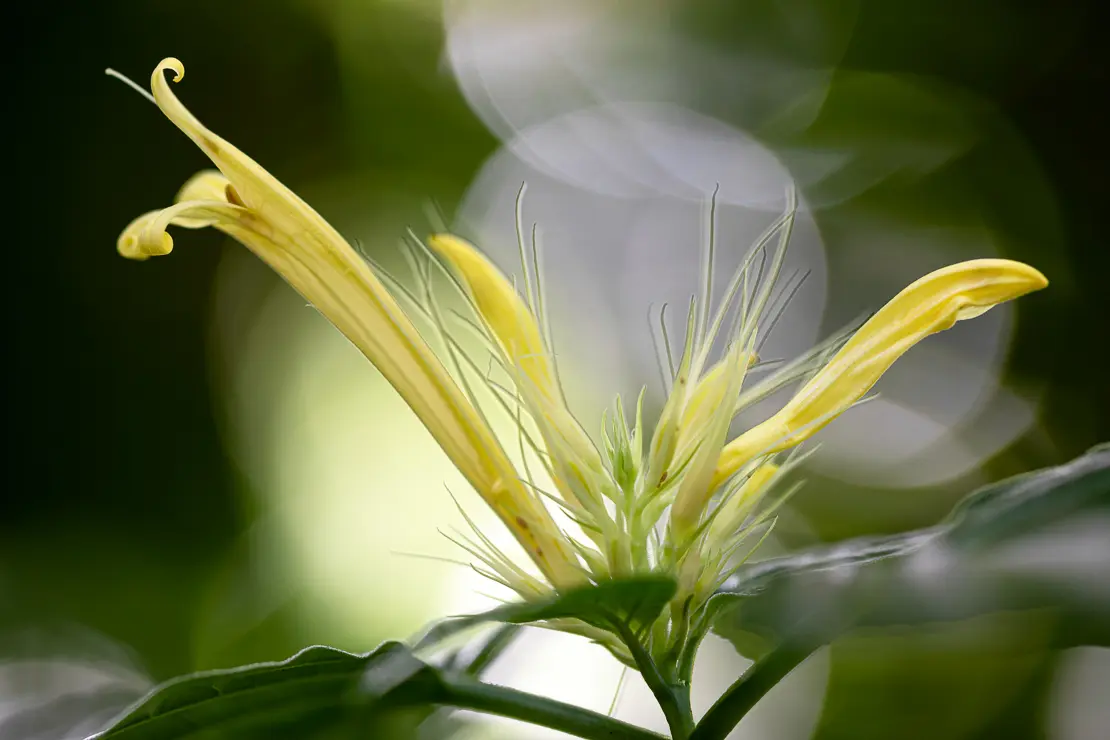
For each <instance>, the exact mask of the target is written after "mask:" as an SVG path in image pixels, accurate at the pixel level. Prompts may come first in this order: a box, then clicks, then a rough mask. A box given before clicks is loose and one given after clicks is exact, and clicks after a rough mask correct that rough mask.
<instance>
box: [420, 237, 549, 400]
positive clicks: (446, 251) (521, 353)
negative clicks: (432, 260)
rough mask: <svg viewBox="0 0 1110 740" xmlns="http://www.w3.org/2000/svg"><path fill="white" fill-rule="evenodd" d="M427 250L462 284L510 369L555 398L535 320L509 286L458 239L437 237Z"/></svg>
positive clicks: (500, 275)
mask: <svg viewBox="0 0 1110 740" xmlns="http://www.w3.org/2000/svg"><path fill="white" fill-rule="evenodd" d="M428 246H429V247H430V248H431V249H432V250H433V251H435V253H436V254H438V255H439V256H440V257H442V258H443V259H444V260H446V262H447V264H448V265H450V266H451V268H452V270H453V271H454V272H455V274H456V275H458V276H459V278H460V279H461V280H462V283H463V285H464V286H465V287H466V289H467V291H468V292H469V293H470V298H471V300H473V301H474V305H475V307H476V308H477V309H478V312H479V313H480V314H481V315H482V319H483V320H484V321H485V322H486V325H487V326H489V328H490V330H491V331H492V332H493V333H494V335H495V336H496V337H497V341H498V343H499V344H500V345H501V348H502V349H503V350H504V352H505V355H506V356H507V357H508V359H509V361H510V363H511V364H512V365H513V367H515V368H518V369H519V370H521V371H522V372H523V373H524V374H525V375H526V376H527V377H528V379H529V380H530V381H531V382H532V383H533V384H534V385H535V387H536V388H537V389H538V390H539V391H540V392H541V393H542V394H543V395H544V396H546V397H547V398H549V399H553V398H555V397H556V396H557V393H558V391H557V389H556V387H555V383H554V373H553V372H552V369H551V363H550V362H549V361H548V357H547V348H546V347H545V346H544V343H543V338H542V336H541V335H540V329H539V326H538V325H537V324H536V318H535V317H534V316H533V315H532V312H531V311H530V310H529V309H528V306H527V305H525V303H524V301H523V300H522V299H521V297H520V295H519V294H518V293H517V291H516V289H515V288H513V286H512V284H511V283H510V282H509V281H508V280H507V279H506V278H505V276H504V275H503V274H502V273H501V271H500V270H498V269H497V267H496V266H495V265H494V264H493V263H492V262H490V261H489V259H488V258H487V257H486V256H485V255H484V254H482V253H481V251H479V250H478V248H477V247H475V246H474V245H473V244H470V243H469V242H467V241H465V240H463V239H460V238H459V237H457V236H454V235H452V234H436V235H434V236H432V237H429V239H428Z"/></svg>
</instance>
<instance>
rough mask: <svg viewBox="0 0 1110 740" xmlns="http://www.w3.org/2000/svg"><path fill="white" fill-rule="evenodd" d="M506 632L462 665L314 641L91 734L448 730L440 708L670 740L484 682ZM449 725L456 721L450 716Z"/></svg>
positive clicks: (204, 736)
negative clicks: (437, 719) (435, 718)
mask: <svg viewBox="0 0 1110 740" xmlns="http://www.w3.org/2000/svg"><path fill="white" fill-rule="evenodd" d="M507 634H508V633H507V631H503V630H502V631H498V632H497V633H495V634H494V635H493V637H492V638H491V639H490V640H488V641H486V642H485V643H484V644H482V645H480V646H479V647H478V649H477V651H476V653H475V654H473V655H458V654H456V655H454V656H452V662H453V663H454V664H455V667H454V668H440V667H436V666H433V665H431V664H430V663H428V662H426V661H424V660H421V659H420V658H418V657H416V655H415V654H414V653H413V652H412V650H410V649H409V648H408V647H406V646H405V645H402V644H401V643H397V642H389V643H384V644H383V645H381V646H380V647H379V648H378V649H377V650H375V651H373V652H371V653H367V654H365V655H356V654H352V653H345V652H343V651H341V650H335V649H333V648H327V647H311V648H307V649H306V650H303V651H301V652H300V653H297V654H296V655H294V656H293V657H292V658H289V659H288V660H285V661H281V662H280V663H260V664H256V665H248V666H242V667H240V668H233V669H229V670H222V671H208V672H204V673H197V674H194V675H191V676H184V677H181V678H178V679H175V680H173V681H170V682H168V683H165V684H163V685H162V686H160V687H158V688H156V689H154V691H152V692H151V693H150V694H149V695H148V696H147V697H146V698H144V699H142V700H141V701H140V702H139V703H138V704H136V705H135V706H133V707H132V708H130V709H128V710H127V711H126V712H124V714H123V715H122V716H121V717H119V718H118V719H116V720H115V721H114V722H113V723H112V724H111V725H110V726H109V728H108V729H106V730H104V731H103V732H102V733H100V734H99V735H94V736H93V737H92V738H90V739H89V740H108V739H112V740H186V739H189V740H217V739H220V740H224V739H226V740H255V739H256V738H257V739H258V740H262V739H263V738H265V739H266V740H286V739H288V740H309V739H313V738H314V739H317V740H345V739H346V738H352V737H358V738H362V737H367V738H369V737H375V738H377V737H413V736H415V735H416V733H417V731H418V729H419V730H420V731H422V732H425V733H428V732H433V733H434V732H438V733H439V734H437V735H436V736H439V737H442V736H444V735H443V733H444V731H446V732H448V733H450V731H452V730H453V729H455V727H457V726H458V721H455V722H454V724H453V725H452V724H445V723H443V722H441V723H439V724H438V725H437V726H432V727H429V725H428V724H427V721H428V720H429V718H430V717H431V715H433V714H435V713H436V710H437V709H439V708H440V707H454V708H464V709H471V710H474V711H479V712H487V713H490V714H498V715H501V716H504V717H510V718H513V719H517V720H520V721H523V722H531V723H534V724H540V725H543V726H546V727H550V728H552V729H556V730H561V731H563V732H567V733H571V734H574V735H577V736H578V737H582V738H587V740H663V738H662V737H661V736H660V735H657V734H655V733H653V732H650V731H648V730H644V729H642V728H639V727H635V726H633V725H630V724H627V723H625V722H621V721H620V720H616V719H613V718H611V717H608V716H606V715H604V714H599V713H597V712H592V711H590V710H588V709H582V708H581V707H575V706H573V705H570V704H564V703H562V702H558V701H554V700H551V699H546V698H544V697H542V696H534V695H531V694H526V693H524V692H521V691H517V690H515V689H511V688H506V687H502V686H495V685H491V684H484V683H481V682H480V681H478V680H477V679H476V678H475V675H476V674H477V673H480V672H481V668H482V667H484V665H488V663H489V660H490V659H491V656H492V655H495V654H496V653H497V652H499V651H500V649H501V648H502V647H504V645H506V644H507V638H506V635H507ZM443 719H446V720H447V721H448V723H450V722H451V721H452V720H455V719H456V718H454V717H446V718H443Z"/></svg>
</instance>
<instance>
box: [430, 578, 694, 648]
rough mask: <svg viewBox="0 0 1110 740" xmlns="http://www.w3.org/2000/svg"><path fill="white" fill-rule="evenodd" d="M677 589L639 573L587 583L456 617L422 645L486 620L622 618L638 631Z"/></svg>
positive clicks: (598, 620) (670, 582)
mask: <svg viewBox="0 0 1110 740" xmlns="http://www.w3.org/2000/svg"><path fill="white" fill-rule="evenodd" d="M675 590H676V585H675V582H674V581H673V580H672V579H670V578H668V577H666V576H661V575H644V576H636V577H634V578H627V579H623V580H614V581H606V582H603V583H599V584H597V585H590V586H583V587H581V588H577V589H573V590H570V591H566V592H563V593H561V594H558V595H555V596H553V597H551V598H550V599H546V600H544V601H534V602H520V603H514V604H506V605H505V606H502V607H498V608H497V609H493V610H491V611H488V612H483V613H481V614H472V615H468V616H463V617H453V618H451V619H448V620H445V621H443V622H440V623H439V624H437V625H435V626H433V627H432V628H431V629H430V630H429V631H428V633H427V634H426V635H425V636H424V637H423V639H421V641H420V643H419V645H418V647H428V646H431V645H435V644H437V643H439V642H441V641H443V640H444V639H446V638H448V637H450V636H452V635H455V634H458V633H459V632H461V631H463V630H466V629H469V628H471V627H474V626H475V625H479V624H483V623H486V622H504V623H508V624H528V623H530V622H544V621H548V620H552V619H580V620H582V621H583V622H588V623H590V624H595V625H603V626H604V625H606V624H609V623H611V622H612V621H613V620H619V621H621V622H624V623H626V624H628V625H629V626H630V627H632V629H633V630H637V629H639V628H641V627H642V626H643V625H646V624H650V623H651V622H654V621H655V618H656V617H658V616H659V613H660V612H662V611H663V607H665V606H666V605H667V602H668V601H670V600H671V598H672V597H673V596H674V594H675Z"/></svg>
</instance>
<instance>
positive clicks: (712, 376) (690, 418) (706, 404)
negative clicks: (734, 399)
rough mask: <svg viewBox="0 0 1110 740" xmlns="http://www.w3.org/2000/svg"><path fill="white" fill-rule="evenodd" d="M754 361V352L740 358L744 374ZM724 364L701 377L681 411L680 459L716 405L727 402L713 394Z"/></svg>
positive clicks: (678, 450) (695, 439)
mask: <svg viewBox="0 0 1110 740" xmlns="http://www.w3.org/2000/svg"><path fill="white" fill-rule="evenodd" d="M755 361H756V354H755V352H744V353H742V354H741V356H740V362H741V363H742V364H743V366H744V372H745V373H747V371H748V369H749V368H751V366H752V364H753V363H754V362H755ZM726 362H727V360H722V361H721V362H718V363H717V364H716V365H714V366H713V367H712V368H710V369H709V372H707V373H706V374H705V375H704V376H702V378H701V380H699V381H698V384H697V385H696V386H694V391H693V392H692V393H691V394H690V398H689V400H687V402H686V407H685V408H684V409H683V410H682V420H681V421H680V422H679V424H678V447H677V452H676V455H677V456H678V457H679V458H680V459H681V458H682V457H683V456H684V455H685V454H686V453H688V452H689V451H690V450H691V448H692V445H693V444H694V443H695V442H696V441H697V435H698V430H699V429H702V428H703V427H704V426H705V424H706V423H707V422H708V420H709V419H710V418H711V417H712V416H713V413H714V412H715V411H716V404H717V403H722V402H723V403H727V402H728V400H727V399H721V398H716V397H715V396H716V394H714V393H713V389H714V388H715V386H716V384H717V381H718V379H719V378H720V377H721V374H722V373H724V371H725V370H726V369H727V366H726Z"/></svg>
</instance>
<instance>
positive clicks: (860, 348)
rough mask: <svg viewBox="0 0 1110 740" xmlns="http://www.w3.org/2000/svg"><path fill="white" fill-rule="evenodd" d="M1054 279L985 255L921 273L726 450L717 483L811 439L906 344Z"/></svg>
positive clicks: (876, 377) (853, 400)
mask: <svg viewBox="0 0 1110 740" xmlns="http://www.w3.org/2000/svg"><path fill="white" fill-rule="evenodd" d="M1046 285H1048V280H1046V279H1045V276H1044V275H1042V274H1041V273H1040V272H1038V271H1037V270H1035V269H1033V268H1032V267H1030V266H1028V265H1025V264H1022V263H1020V262H1013V261H1011V260H1002V259H981V260H971V261H969V262H961V263H959V264H955V265H950V266H948V267H945V268H942V269H940V270H937V271H935V272H931V273H929V274H928V275H926V276H925V277H923V278H921V279H920V280H917V281H916V282H914V283H912V284H911V285H909V286H908V287H906V288H905V289H904V290H903V291H902V292H901V293H899V294H898V295H897V296H895V297H894V298H893V299H892V300H891V301H890V302H889V303H887V304H886V305H885V306H883V308H882V309H880V310H879V312H878V313H876V314H875V315H874V316H872V317H871V319H870V320H868V321H867V323H865V324H864V325H863V326H862V327H861V328H860V329H859V331H857V332H856V333H855V335H853V336H852V338H851V340H849V341H848V343H847V344H845V345H844V347H842V348H841V349H840V351H839V352H837V353H836V354H835V355H834V356H833V358H832V359H831V360H830V361H829V363H828V364H827V365H825V366H824V367H823V368H821V370H820V371H819V372H818V373H817V374H816V375H815V376H814V377H813V379H812V380H810V381H809V382H808V383H806V384H805V386H803V387H802V389H801V390H800V391H798V393H797V394H796V395H795V396H794V397H793V398H792V399H791V400H790V401H789V402H788V403H787V404H786V405H785V406H783V408H782V409H781V410H780V411H779V412H778V413H776V414H775V415H774V416H772V417H771V418H770V419H768V420H767V421H765V422H763V423H762V424H760V425H758V426H756V427H753V428H752V429H749V430H748V431H747V432H745V433H744V434H741V435H740V436H739V437H737V438H736V439H734V440H733V441H732V442H730V443H729V444H728V445H727V446H725V448H724V450H723V451H722V452H721V458H720V461H719V462H718V464H717V472H716V476H715V479H714V481H715V484H718V485H719V484H720V483H722V482H724V481H725V480H727V479H728V478H729V476H731V475H733V474H734V473H735V472H736V471H738V470H740V468H742V467H743V466H744V465H745V464H747V463H748V462H749V461H750V460H752V459H753V458H755V457H758V456H760V455H769V454H772V453H775V452H779V451H781V450H785V449H787V448H789V447H793V446H794V445H796V444H798V443H799V442H802V441H803V440H805V439H808V438H809V437H810V436H812V435H813V434H815V433H816V432H817V431H818V430H819V429H821V428H822V427H824V426H825V425H826V424H828V423H829V422H830V421H832V420H833V419H835V418H836V417H837V416H839V415H840V414H841V413H842V412H844V411H845V410H846V409H848V408H849V407H850V406H852V405H853V404H854V403H856V402H857V401H858V400H860V398H862V397H863V395H864V394H865V393H867V391H868V390H870V388H871V387H872V386H873V385H875V383H876V382H877V381H878V380H879V378H880V376H882V374H883V373H884V372H886V370H887V369H888V368H889V367H890V366H891V365H892V364H894V361H895V360H897V359H898V358H899V357H901V356H902V354H903V353H904V352H906V350H908V349H909V348H910V347H912V346H913V345H914V344H916V343H917V342H919V341H921V340H922V339H924V338H925V337H927V336H929V335H930V334H935V333H936V332H939V331H944V330H945V329H948V328H950V327H952V325H954V324H955V323H956V322H957V321H961V320H963V319H970V318H973V317H975V316H978V315H980V314H982V313H983V312H985V311H987V310H989V309H990V308H991V307H993V306H996V305H998V304H999V303H1003V302H1005V301H1009V300H1013V299H1014V298H1017V297H1019V296H1022V295H1025V294H1026V293H1030V292H1032V291H1034V290H1040V289H1041V288H1043V287H1045V286H1046Z"/></svg>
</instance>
